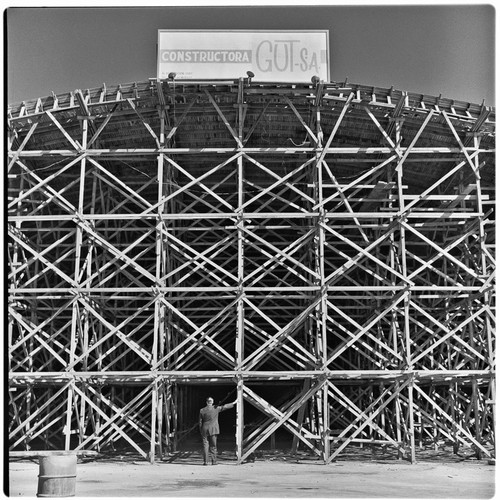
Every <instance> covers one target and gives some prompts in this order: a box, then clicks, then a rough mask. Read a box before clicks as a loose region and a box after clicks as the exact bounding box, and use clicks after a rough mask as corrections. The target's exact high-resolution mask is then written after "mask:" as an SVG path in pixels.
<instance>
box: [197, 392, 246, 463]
mask: <svg viewBox="0 0 500 500" xmlns="http://www.w3.org/2000/svg"><path fill="white" fill-rule="evenodd" d="M236 402H237V400H236V401H234V402H233V403H228V404H227V405H222V406H214V400H213V398H210V397H209V398H207V406H205V407H204V408H202V409H201V410H200V434H201V439H202V440H203V465H208V457H209V456H210V458H211V459H212V465H217V435H218V434H219V432H220V431H219V413H220V412H221V411H224V410H227V409H229V408H232V407H233V406H234V405H235V404H236Z"/></svg>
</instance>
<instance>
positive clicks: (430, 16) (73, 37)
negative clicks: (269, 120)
mask: <svg viewBox="0 0 500 500" xmlns="http://www.w3.org/2000/svg"><path fill="white" fill-rule="evenodd" d="M232 3H233V4H234V2H232ZM184 4H186V2H184V3H183V5H184ZM10 5H12V7H10V8H7V9H6V10H5V11H4V30H5V33H4V40H5V42H6V48H5V50H4V57H5V64H4V68H5V71H6V78H4V81H5V82H6V85H7V91H6V99H7V102H8V103H17V102H20V101H23V100H32V99H36V98H38V97H46V96H48V95H51V94H52V92H54V93H56V94H59V93H65V92H69V91H73V90H75V89H87V88H95V87H101V86H102V84H103V83H105V84H106V85H107V86H113V85H117V84H125V83H130V82H135V81H137V82H140V81H145V80H148V79H149V78H154V77H156V43H157V37H158V30H159V29H221V30H224V29H231V30H236V29H246V30H278V29H279V30H308V29H311V30H324V29H327V30H329V39H330V68H331V69H330V74H331V80H332V81H338V82H344V81H345V80H346V79H347V80H348V82H351V83H358V84H362V85H369V86H375V87H383V88H390V87H391V86H394V88H395V89H398V90H406V91H408V92H414V93H419V94H426V95H432V96H439V95H442V97H446V98H450V99H456V100H459V101H466V102H471V103H475V104H481V103H482V102H483V100H484V101H485V104H486V105H488V106H494V105H495V101H494V99H495V9H494V7H493V6H492V5H491V4H487V3H482V4H481V3H453V4H449V3H443V4H433V3H413V4H404V3H403V4H402V3H389V2H386V3H385V4H377V5H376V4H373V3H366V4H358V3H352V4H351V3H338V2H330V3H318V4H316V3H315V2H314V0H313V1H312V2H311V3H310V4H296V3H290V4H279V3H278V4H275V5H271V4H252V5H250V4H246V5H243V4H242V5H235V6H229V5H226V4H223V3H222V2H220V3H219V4H217V5H209V4H208V3H200V4H199V5H196V4H191V5H188V6H182V7H181V6H175V5H171V4H168V5H167V6H162V7H159V6H155V5H150V6H145V7H138V6H126V7H115V6H113V5H108V6H107V7H103V8H99V7H96V6H92V7H67V6H60V5H54V6H46V7H43V8H33V7H24V6H22V5H15V4H14V3H10Z"/></svg>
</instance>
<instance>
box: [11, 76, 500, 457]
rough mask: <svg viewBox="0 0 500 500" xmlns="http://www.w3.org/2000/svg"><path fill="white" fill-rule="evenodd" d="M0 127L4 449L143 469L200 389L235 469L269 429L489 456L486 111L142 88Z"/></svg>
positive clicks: (48, 107)
mask: <svg viewBox="0 0 500 500" xmlns="http://www.w3.org/2000/svg"><path fill="white" fill-rule="evenodd" d="M8 132H9V143H8V146H9V148H8V174H7V175H8V200H7V205H8V267H7V273H8V277H9V280H8V285H7V286H8V288H7V293H8V332H7V334H8V341H7V342H8V373H9V392H8V397H9V402H10V403H9V412H10V417H9V422H8V427H9V447H10V449H11V450H30V449H31V450H39V449H40V450H41V449H48V450H50V449H66V450H77V451H78V450H97V451H102V450H107V449H113V447H116V446H118V445H120V446H122V445H124V444H125V445H127V446H129V447H130V448H131V449H132V450H134V452H137V453H139V454H141V455H142V456H143V457H144V458H147V459H149V460H151V461H154V460H155V459H158V458H159V457H162V456H163V455H164V454H165V452H168V451H172V450H176V449H179V447H182V440H181V437H182V436H183V434H185V433H189V431H190V430H192V427H193V426H194V427H196V416H197V411H198V409H199V407H201V406H203V404H204V397H205V395H207V394H208V392H210V391H213V389H214V388H216V387H220V388H221V391H222V392H230V393H232V395H231V398H235V399H237V405H236V412H235V413H233V414H232V415H233V416H234V435H235V448H236V456H237V460H238V462H239V463H241V462H243V461H245V460H247V459H248V457H250V456H251V454H252V453H254V452H255V451H256V450H258V449H259V448H261V447H262V446H264V445H265V443H266V441H267V440H269V439H274V437H275V436H276V434H277V433H282V434H281V435H283V436H288V437H289V443H288V444H287V446H288V447H289V449H291V450H292V452H297V450H298V449H299V447H300V448H302V449H303V450H307V451H308V452H310V453H311V454H312V455H313V456H315V457H317V458H319V459H321V460H323V461H324V462H325V463H329V462H331V461H332V460H335V459H336V457H338V456H339V455H341V454H342V453H343V452H345V450H346V449H347V447H348V446H350V445H353V444H356V445H357V446H360V445H365V444H378V445H387V446H388V447H390V448H391V449H393V450H394V453H395V454H396V456H399V457H406V458H408V459H409V460H411V461H415V458H416V457H415V453H416V449H417V448H418V446H419V444H420V445H421V443H422V442H423V441H425V442H430V443H433V444H434V445H435V446H437V445H438V443H439V442H442V441H446V442H449V443H452V444H453V446H454V447H455V449H456V450H458V448H459V447H461V446H466V447H470V448H472V449H473V450H474V451H475V453H477V455H478V456H488V457H489V456H492V455H493V453H494V451H493V444H494V407H493V404H494V394H495V390H494V383H495V378H494V369H495V366H494V352H495V346H494V326H495V324H494V321H495V320H494V303H493V300H494V297H493V294H494V274H493V273H494V250H493V245H494V149H493V148H494V110H493V109H492V108H489V107H486V106H484V105H481V106H479V105H474V104H470V103H465V102H459V101H452V100H450V99H444V98H442V97H441V96H440V97H432V96H425V95H418V94H412V93H408V92H402V91H399V90H395V89H382V88H373V87H368V86H363V85H357V84H356V85H355V84H348V83H347V82H343V83H340V84H339V83H335V82H333V83H325V82H314V83H312V84H295V85H292V84H278V83H275V84H271V83H266V84H263V83H259V82H255V81H251V80H249V79H248V78H240V79H238V80H235V81H210V82H186V81H184V82H179V81H175V80H169V81H167V80H165V81H158V80H155V79H151V80H149V81H146V82H142V83H133V84H126V85H120V86H115V87H112V88H107V87H106V86H103V87H102V88H97V89H91V90H86V91H81V90H76V91H75V92H71V93H68V94H63V95H52V96H49V97H47V98H41V99H38V100H36V101H30V102H23V103H22V104H19V105H12V106H11V107H10V109H9V116H8ZM194 389H197V390H198V392H196V391H195V390H194ZM190 391H191V392H190ZM193 391H194V392H193ZM207 391H208V392H207ZM202 393H203V396H202V397H200V395H201V394H202ZM231 418H233V417H231ZM230 432H232V431H230Z"/></svg>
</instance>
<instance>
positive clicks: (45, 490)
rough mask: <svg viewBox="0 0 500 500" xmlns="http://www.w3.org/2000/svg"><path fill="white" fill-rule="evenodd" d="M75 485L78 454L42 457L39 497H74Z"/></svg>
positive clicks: (39, 475)
mask: <svg viewBox="0 0 500 500" xmlns="http://www.w3.org/2000/svg"><path fill="white" fill-rule="evenodd" d="M75 485H76V454H74V453H61V454H54V455H47V456H43V457H40V469H39V474H38V492H37V494H36V496H37V497H74V496H75Z"/></svg>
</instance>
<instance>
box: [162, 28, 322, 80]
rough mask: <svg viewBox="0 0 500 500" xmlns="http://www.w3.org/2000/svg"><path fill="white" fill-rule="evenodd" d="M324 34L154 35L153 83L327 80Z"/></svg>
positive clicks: (166, 32)
mask: <svg viewBox="0 0 500 500" xmlns="http://www.w3.org/2000/svg"><path fill="white" fill-rule="evenodd" d="M328 43H329V41H328V31H327V30H314V31H267V30H266V31H243V30H241V31H240V30H236V31H215V30H206V31H204V30H159V31H158V72H157V78H159V79H166V78H168V75H169V74H172V73H175V75H176V76H175V78H176V79H178V80H197V79H201V80H205V79H215V80H218V79H230V80H235V79H238V78H240V77H244V78H246V77H247V71H251V72H252V73H253V74H254V75H255V76H254V77H253V79H254V80H256V81H264V82H265V81H268V82H310V81H311V78H312V77H313V76H317V77H319V78H320V80H324V81H330V71H329V61H328V59H329V55H328Z"/></svg>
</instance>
